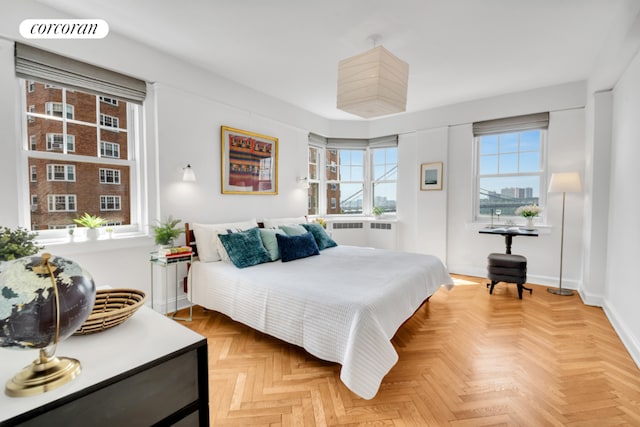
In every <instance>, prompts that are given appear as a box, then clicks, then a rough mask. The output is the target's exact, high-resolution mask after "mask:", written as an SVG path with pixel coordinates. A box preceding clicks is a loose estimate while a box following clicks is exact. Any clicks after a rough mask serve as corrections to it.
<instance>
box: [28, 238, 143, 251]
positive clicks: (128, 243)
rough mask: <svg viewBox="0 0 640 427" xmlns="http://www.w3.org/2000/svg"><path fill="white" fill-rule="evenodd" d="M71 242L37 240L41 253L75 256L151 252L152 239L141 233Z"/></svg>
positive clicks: (66, 240) (66, 239)
mask: <svg viewBox="0 0 640 427" xmlns="http://www.w3.org/2000/svg"><path fill="white" fill-rule="evenodd" d="M76 239H77V240H74V241H73V242H72V241H70V240H69V238H64V239H50V240H38V244H40V245H43V246H44V249H43V250H42V252H51V253H55V251H56V250H60V251H61V252H64V253H65V254H77V253H86V252H102V251H112V250H120V249H128V248H138V247H140V248H141V247H146V248H148V249H149V251H151V250H153V247H154V243H153V238H152V237H150V236H148V235H145V234H142V233H127V234H124V233H123V234H122V235H118V236H117V237H116V236H114V237H112V238H108V237H106V236H101V238H99V239H98V240H88V239H87V238H85V237H82V238H76Z"/></svg>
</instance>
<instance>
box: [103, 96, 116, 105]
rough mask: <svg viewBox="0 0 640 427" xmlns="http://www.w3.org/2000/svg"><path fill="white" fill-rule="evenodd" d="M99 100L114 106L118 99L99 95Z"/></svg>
mask: <svg viewBox="0 0 640 427" xmlns="http://www.w3.org/2000/svg"><path fill="white" fill-rule="evenodd" d="M100 102H104V103H105V104H111V105H114V106H116V107H117V106H118V100H117V99H115V98H107V97H106V96H101V97H100Z"/></svg>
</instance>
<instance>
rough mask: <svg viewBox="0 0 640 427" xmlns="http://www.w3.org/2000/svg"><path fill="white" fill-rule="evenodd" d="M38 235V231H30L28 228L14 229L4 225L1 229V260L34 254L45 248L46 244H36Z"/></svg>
mask: <svg viewBox="0 0 640 427" xmlns="http://www.w3.org/2000/svg"><path fill="white" fill-rule="evenodd" d="M37 236H38V233H35V232H30V231H29V230H27V229H26V228H20V227H18V228H17V229H15V230H12V229H10V228H8V227H2V231H0V262H2V261H11V260H14V259H18V258H22V257H25V256H29V255H34V254H36V253H37V252H38V251H39V250H41V249H44V246H38V245H37V244H36V242H35V239H36V237H37Z"/></svg>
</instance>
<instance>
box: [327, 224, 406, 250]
mask: <svg viewBox="0 0 640 427" xmlns="http://www.w3.org/2000/svg"><path fill="white" fill-rule="evenodd" d="M330 224H331V227H330V230H331V237H332V238H333V239H334V240H335V241H336V242H338V244H341V245H351V246H368V247H372V248H379V249H389V250H395V249H397V236H398V233H397V227H398V223H397V222H395V221H388V222H385V221H336V222H331V223H330Z"/></svg>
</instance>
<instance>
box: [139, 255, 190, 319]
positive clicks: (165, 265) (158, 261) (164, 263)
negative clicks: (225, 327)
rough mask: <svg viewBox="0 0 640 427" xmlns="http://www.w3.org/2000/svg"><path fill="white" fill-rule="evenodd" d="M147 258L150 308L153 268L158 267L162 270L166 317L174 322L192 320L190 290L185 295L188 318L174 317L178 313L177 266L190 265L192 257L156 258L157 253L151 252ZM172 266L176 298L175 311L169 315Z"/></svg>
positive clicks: (153, 281) (152, 302) (153, 282)
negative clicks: (149, 278)
mask: <svg viewBox="0 0 640 427" xmlns="http://www.w3.org/2000/svg"><path fill="white" fill-rule="evenodd" d="M149 255H150V257H149V264H150V266H151V308H154V306H153V305H154V299H153V288H154V287H155V280H154V274H153V267H154V266H159V267H161V268H162V269H164V270H165V271H164V306H165V310H167V315H168V316H169V317H171V318H172V319H175V320H187V321H191V320H193V304H192V303H191V294H190V292H191V289H189V290H188V293H187V301H188V302H189V317H176V313H177V312H178V290H179V288H180V286H179V284H178V283H179V282H178V266H179V265H180V264H187V265H188V264H190V263H191V262H192V261H193V255H183V256H180V257H177V258H170V257H167V258H162V257H158V252H151V253H150V254H149ZM170 266H173V270H174V272H175V280H174V284H175V288H176V298H175V310H174V312H173V314H171V315H169V312H168V311H169V268H170Z"/></svg>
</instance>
